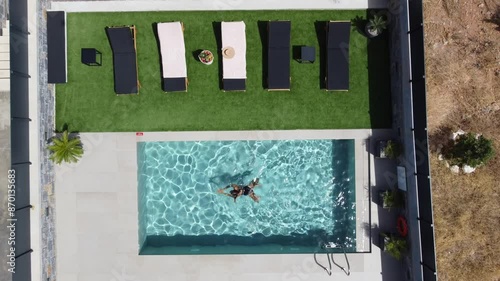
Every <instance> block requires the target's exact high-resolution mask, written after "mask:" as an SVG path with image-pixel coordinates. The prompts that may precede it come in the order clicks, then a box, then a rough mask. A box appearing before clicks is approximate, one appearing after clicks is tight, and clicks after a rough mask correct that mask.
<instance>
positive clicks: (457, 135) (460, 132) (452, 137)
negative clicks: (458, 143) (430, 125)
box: [451, 129, 465, 140]
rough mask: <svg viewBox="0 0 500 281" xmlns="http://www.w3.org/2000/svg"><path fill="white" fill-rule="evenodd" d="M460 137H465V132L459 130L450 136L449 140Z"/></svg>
mask: <svg viewBox="0 0 500 281" xmlns="http://www.w3.org/2000/svg"><path fill="white" fill-rule="evenodd" d="M461 135H465V132H464V131H462V130H460V129H459V130H458V131H456V132H454V133H452V134H451V140H456V139H457V138H458V137H459V136H461Z"/></svg>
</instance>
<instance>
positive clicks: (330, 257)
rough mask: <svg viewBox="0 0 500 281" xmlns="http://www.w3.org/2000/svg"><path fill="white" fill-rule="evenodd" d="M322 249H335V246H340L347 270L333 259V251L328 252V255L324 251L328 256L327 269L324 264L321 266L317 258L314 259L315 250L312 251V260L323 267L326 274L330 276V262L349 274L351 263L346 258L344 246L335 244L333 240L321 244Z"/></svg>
mask: <svg viewBox="0 0 500 281" xmlns="http://www.w3.org/2000/svg"><path fill="white" fill-rule="evenodd" d="M322 248H324V249H335V248H342V251H343V252H344V258H345V261H346V263H347V270H346V268H345V267H343V266H341V265H339V264H338V263H336V262H335V260H334V259H333V253H330V255H328V253H326V256H327V258H328V266H329V269H327V268H326V267H325V266H323V265H322V264H320V263H319V262H318V260H317V259H316V254H317V252H314V261H315V262H316V264H317V265H318V266H320V267H321V268H323V269H324V270H325V271H326V273H327V274H328V276H331V275H332V263H333V264H334V265H335V266H337V267H338V268H340V269H342V271H343V272H344V273H345V274H346V275H347V276H349V275H351V265H350V264H349V259H348V258H347V253H346V251H345V248H344V247H343V246H342V247H339V246H337V245H336V244H335V243H333V242H328V243H325V244H323V247H322Z"/></svg>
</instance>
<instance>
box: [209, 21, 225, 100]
mask: <svg viewBox="0 0 500 281" xmlns="http://www.w3.org/2000/svg"><path fill="white" fill-rule="evenodd" d="M212 27H213V30H214V36H215V41H216V42H217V65H218V67H219V89H221V90H222V89H223V87H224V85H223V82H222V79H223V77H222V30H221V22H215V21H214V22H212ZM215 55H216V54H215V53H214V56H215Z"/></svg>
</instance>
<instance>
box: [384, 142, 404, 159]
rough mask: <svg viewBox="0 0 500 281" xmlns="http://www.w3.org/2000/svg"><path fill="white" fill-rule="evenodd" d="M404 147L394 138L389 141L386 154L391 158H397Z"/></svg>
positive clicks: (385, 150)
mask: <svg viewBox="0 0 500 281" xmlns="http://www.w3.org/2000/svg"><path fill="white" fill-rule="evenodd" d="M401 152H402V148H401V145H400V144H399V143H398V142H395V141H393V140H389V141H387V145H386V147H385V149H384V153H385V155H386V156H387V157H388V158H390V159H396V158H398V157H399V155H401Z"/></svg>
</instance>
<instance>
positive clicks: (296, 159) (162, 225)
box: [138, 140, 356, 254]
mask: <svg viewBox="0 0 500 281" xmlns="http://www.w3.org/2000/svg"><path fill="white" fill-rule="evenodd" d="M138 167H139V170H138V180H139V186H138V188H139V239H140V244H141V245H142V246H141V254H214V253H217V254H230V253H231V254H234V253H239V254H245V253H304V252H312V251H316V250H318V247H319V245H321V244H322V243H324V242H326V241H333V242H336V243H337V244H340V245H343V246H344V247H346V248H347V249H348V250H349V251H354V250H355V247H356V241H355V237H356V235H355V234H356V233H355V222H356V215H355V192H354V190H355V182H354V141H353V140H286V141H283V140H275V141H210V142H207V141H205V142H189V141H187V142H142V143H138ZM255 177H258V178H259V179H260V186H258V187H256V188H255V193H256V194H257V196H259V197H260V202H259V203H256V202H254V201H253V200H252V199H251V198H249V197H248V196H241V197H240V198H238V199H237V201H236V203H234V202H233V199H232V198H230V197H227V196H223V195H221V194H218V193H217V190H218V189H219V188H221V187H225V186H227V185H229V184H231V183H234V184H241V185H243V184H248V183H249V182H250V181H251V180H252V179H253V178H255ZM228 191H229V189H228Z"/></svg>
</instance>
